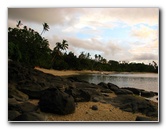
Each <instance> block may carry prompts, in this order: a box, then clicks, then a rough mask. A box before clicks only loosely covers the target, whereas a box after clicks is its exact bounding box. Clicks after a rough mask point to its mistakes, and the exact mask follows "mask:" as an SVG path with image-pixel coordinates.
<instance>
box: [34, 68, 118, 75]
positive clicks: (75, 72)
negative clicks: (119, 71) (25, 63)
mask: <svg viewBox="0 0 166 129" xmlns="http://www.w3.org/2000/svg"><path fill="white" fill-rule="evenodd" d="M35 69H37V70H39V71H42V72H44V73H50V74H52V75H55V76H70V75H79V74H97V73H98V74H111V73H115V72H106V71H92V70H81V71H78V70H53V69H44V68H39V67H35Z"/></svg>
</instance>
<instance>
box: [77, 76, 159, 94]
mask: <svg viewBox="0 0 166 129" xmlns="http://www.w3.org/2000/svg"><path fill="white" fill-rule="evenodd" d="M76 77H77V78H78V79H81V80H84V81H88V82H89V83H94V84H98V83H100V82H105V83H108V82H110V83H113V84H116V85H117V86H119V87H133V88H139V89H144V90H146V91H154V92H159V83H158V81H159V79H158V74H155V73H112V74H84V75H76Z"/></svg>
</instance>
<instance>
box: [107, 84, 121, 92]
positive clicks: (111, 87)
mask: <svg viewBox="0 0 166 129" xmlns="http://www.w3.org/2000/svg"><path fill="white" fill-rule="evenodd" d="M107 85H108V88H109V89H110V90H112V91H116V90H119V87H118V86H117V85H115V84H113V83H108V84H107Z"/></svg>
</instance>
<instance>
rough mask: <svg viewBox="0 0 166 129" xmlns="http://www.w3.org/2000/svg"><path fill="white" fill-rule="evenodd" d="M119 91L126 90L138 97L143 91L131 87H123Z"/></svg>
mask: <svg viewBox="0 0 166 129" xmlns="http://www.w3.org/2000/svg"><path fill="white" fill-rule="evenodd" d="M121 89H126V90H130V91H132V92H133V93H134V94H136V95H140V93H141V92H142V91H144V90H142V89H137V88H132V87H123V88H121Z"/></svg>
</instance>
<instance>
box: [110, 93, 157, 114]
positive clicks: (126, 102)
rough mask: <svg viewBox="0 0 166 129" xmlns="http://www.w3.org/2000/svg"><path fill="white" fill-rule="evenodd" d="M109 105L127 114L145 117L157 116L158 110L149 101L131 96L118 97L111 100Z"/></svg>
mask: <svg viewBox="0 0 166 129" xmlns="http://www.w3.org/2000/svg"><path fill="white" fill-rule="evenodd" d="M111 103H112V104H113V105H115V106H118V107H120V109H122V110H124V111H129V112H133V113H135V112H140V113H143V114H145V115H147V116H153V117H157V116H158V108H157V106H155V105H154V104H152V103H151V102H150V101H148V100H145V99H144V98H142V97H138V96H133V95H120V96H117V97H115V98H113V99H112V101H111Z"/></svg>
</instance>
